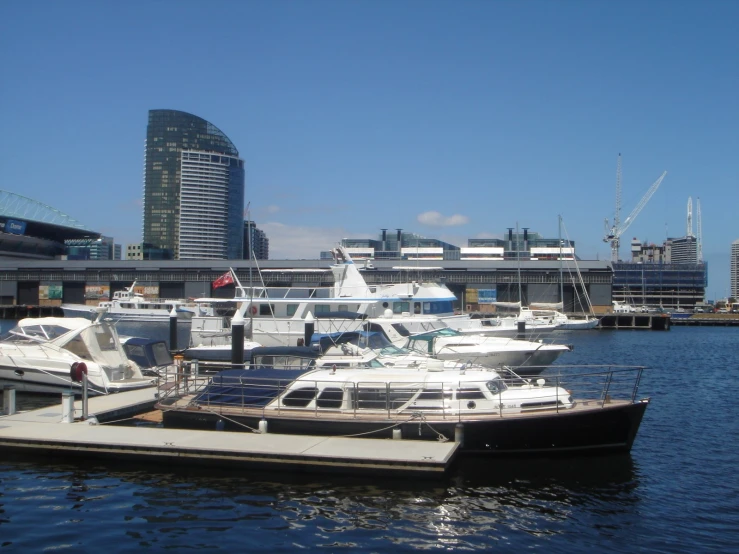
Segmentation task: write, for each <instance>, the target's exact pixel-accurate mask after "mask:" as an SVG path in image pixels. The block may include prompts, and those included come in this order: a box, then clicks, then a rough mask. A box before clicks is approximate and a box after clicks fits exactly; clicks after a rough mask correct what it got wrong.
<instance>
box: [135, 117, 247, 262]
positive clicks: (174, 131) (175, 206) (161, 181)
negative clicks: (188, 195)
mask: <svg viewBox="0 0 739 554" xmlns="http://www.w3.org/2000/svg"><path fill="white" fill-rule="evenodd" d="M182 151H190V152H206V153H212V154H220V155H225V156H229V157H230V158H234V159H235V161H234V162H230V167H229V173H230V178H229V182H228V183H227V187H226V188H227V190H228V210H227V213H224V214H223V218H224V220H225V221H227V223H226V225H227V229H228V230H227V233H226V238H225V240H228V241H234V244H230V243H229V244H225V245H224V250H225V251H227V252H228V255H227V256H224V257H228V258H231V257H232V255H233V253H234V252H240V251H241V250H242V235H243V225H244V223H243V217H242V216H241V214H242V212H243V208H244V206H243V202H244V164H243V160H241V159H239V152H238V150H237V149H236V147H235V146H234V145H233V143H232V142H231V140H229V138H228V137H227V136H226V135H225V134H224V133H223V132H221V131H220V130H219V129H218V128H217V127H216V126H215V125H213V124H212V123H209V122H208V121H206V120H204V119H202V118H200V117H197V116H194V115H192V114H189V113H186V112H181V111H177V110H150V111H149V123H148V125H147V128H146V154H145V164H144V165H145V169H144V229H143V243H144V248H143V250H144V252H143V255H144V259H164V260H172V259H179V257H180V232H179V229H180V207H181V205H180V203H181V190H182ZM234 214H238V215H239V217H235V216H234ZM236 242H237V243H238V244H236Z"/></svg>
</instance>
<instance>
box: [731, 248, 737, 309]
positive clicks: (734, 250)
mask: <svg viewBox="0 0 739 554" xmlns="http://www.w3.org/2000/svg"><path fill="white" fill-rule="evenodd" d="M731 296H733V297H734V298H736V299H739V239H737V240H735V241H734V242H732V243H731Z"/></svg>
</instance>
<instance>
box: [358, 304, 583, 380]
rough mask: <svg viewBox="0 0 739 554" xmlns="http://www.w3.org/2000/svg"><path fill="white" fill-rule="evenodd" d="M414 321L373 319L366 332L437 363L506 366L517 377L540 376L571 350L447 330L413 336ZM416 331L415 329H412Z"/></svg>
mask: <svg viewBox="0 0 739 554" xmlns="http://www.w3.org/2000/svg"><path fill="white" fill-rule="evenodd" d="M413 324H414V322H413V321H412V320H410V321H407V320H406V321H404V320H403V319H401V318H376V319H372V320H370V322H369V324H368V325H367V329H369V330H371V331H381V332H382V333H383V334H384V335H385V336H386V337H387V338H388V339H389V340H390V341H391V342H392V343H393V344H395V345H396V346H400V347H403V348H407V349H409V350H416V351H418V352H421V353H424V354H428V355H430V356H433V357H435V358H438V359H440V360H454V361H457V362H463V363H473V364H480V365H484V366H487V367H502V366H509V367H514V368H516V371H517V372H519V373H521V374H526V375H534V374H537V373H540V372H541V371H542V370H543V369H544V367H545V366H548V365H549V364H551V363H552V362H554V361H555V360H556V359H557V358H559V356H560V355H562V354H564V353H565V352H569V351H570V350H571V349H572V348H571V347H570V346H567V345H564V344H554V343H547V342H544V341H529V340H521V339H511V338H503V337H491V336H485V335H472V334H469V333H460V332H459V331H455V330H454V329H450V328H448V327H441V328H436V329H430V330H428V331H424V332H418V333H413V332H412V331H411V330H410V329H409V327H410V328H413V327H412V326H413ZM416 329H418V328H417V327H416Z"/></svg>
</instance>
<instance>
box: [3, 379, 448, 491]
mask: <svg viewBox="0 0 739 554" xmlns="http://www.w3.org/2000/svg"><path fill="white" fill-rule="evenodd" d="M155 395H156V389H142V390H138V391H130V392H121V393H117V394H112V395H108V396H100V397H94V398H91V399H90V400H89V404H88V419H87V420H86V421H81V420H78V419H75V421H74V422H72V423H64V422H63V420H64V414H63V403H62V402H60V403H59V405H57V406H49V407H46V408H41V409H38V410H32V411H28V412H22V413H17V414H13V415H6V416H3V417H0V447H2V448H4V449H8V450H10V449H12V450H14V451H18V452H23V453H26V454H32V455H48V454H53V455H55V456H60V455H69V456H83V457H96V458H113V459H115V460H123V459H127V460H131V461H136V462H147V461H148V462H154V463H158V464H161V463H162V462H165V463H178V464H192V465H200V466H228V467H236V468H253V469H266V470H270V471H274V470H289V471H316V472H321V471H323V472H326V471H330V472H332V473H336V472H341V473H353V474H362V475H369V474H382V475H389V474H393V475H397V476H408V475H414V476H429V477H433V476H441V475H443V474H444V473H445V472H446V470H447V468H448V467H449V466H450V465H451V462H452V461H453V459H454V457H455V455H456V453H457V449H458V447H459V443H456V442H437V441H419V440H392V439H364V438H343V437H318V436H307V435H279V434H270V433H263V434H260V433H253V434H252V433H239V432H226V431H193V430H183V429H163V428H156V427H141V426H139V427H136V426H121V425H105V424H96V423H97V422H100V423H104V422H105V421H110V422H114V421H117V420H118V419H120V418H130V417H132V416H133V415H134V414H136V413H141V412H145V411H147V410H148V409H150V408H151V406H153V404H154V402H155V401H156V398H155ZM81 413H82V406H81V403H80V402H76V403H75V414H76V415H78V414H81Z"/></svg>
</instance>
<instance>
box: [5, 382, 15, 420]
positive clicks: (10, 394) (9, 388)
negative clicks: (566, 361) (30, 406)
mask: <svg viewBox="0 0 739 554" xmlns="http://www.w3.org/2000/svg"><path fill="white" fill-rule="evenodd" d="M14 413H15V387H14V386H13V385H5V386H4V387H3V415H13V414H14Z"/></svg>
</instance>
